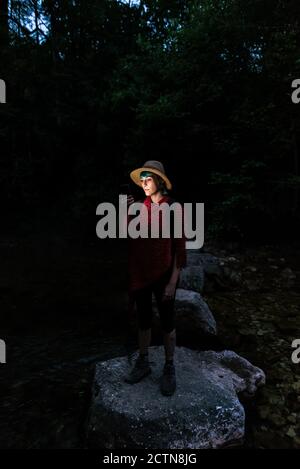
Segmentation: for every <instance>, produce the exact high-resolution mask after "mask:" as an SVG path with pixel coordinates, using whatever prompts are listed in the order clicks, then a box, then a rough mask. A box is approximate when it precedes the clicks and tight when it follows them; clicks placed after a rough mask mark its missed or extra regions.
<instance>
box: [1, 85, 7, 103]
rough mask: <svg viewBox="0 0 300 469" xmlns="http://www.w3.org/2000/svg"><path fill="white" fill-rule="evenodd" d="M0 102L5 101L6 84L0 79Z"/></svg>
mask: <svg viewBox="0 0 300 469" xmlns="http://www.w3.org/2000/svg"><path fill="white" fill-rule="evenodd" d="M0 103H1V104H5V103H6V84H5V81H4V80H1V79H0Z"/></svg>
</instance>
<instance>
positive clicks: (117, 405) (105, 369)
mask: <svg viewBox="0 0 300 469" xmlns="http://www.w3.org/2000/svg"><path fill="white" fill-rule="evenodd" d="M149 353H150V361H151V368H152V373H151V375H149V376H148V377H146V378H145V379H144V380H143V381H141V382H140V383H137V384H135V385H130V384H127V383H125V382H124V376H125V375H126V374H127V373H128V372H129V370H130V365H129V363H128V360H127V358H126V357H119V358H114V359H111V360H108V361H104V362H100V363H98V364H97V366H96V373H95V378H94V385H93V397H92V403H91V408H90V413H89V419H88V424H87V439H88V442H89V447H92V448H111V449H114V448H144V449H154V448H155V449H189V448H191V449H197V448H219V447H223V446H226V445H232V444H239V443H241V442H242V440H243V436H244V431H245V413H244V409H243V406H242V405H241V403H240V401H239V399H238V396H237V394H238V393H246V394H248V395H249V394H250V395H253V394H254V393H255V391H256V389H257V387H259V386H261V385H262V384H264V382H265V376H264V373H263V371H262V370H260V369H259V368H256V367H254V366H253V365H251V363H249V362H248V361H247V360H245V359H244V358H242V357H240V356H238V355H236V354H235V353H234V352H232V351H223V352H212V351H207V352H198V351H193V350H190V349H187V348H184V347H178V348H177V349H176V354H175V359H176V375H177V390H176V393H175V394H174V395H173V396H171V397H165V396H162V395H161V394H160V391H159V380H160V376H161V372H162V367H163V361H164V351H163V347H151V348H150V350H149Z"/></svg>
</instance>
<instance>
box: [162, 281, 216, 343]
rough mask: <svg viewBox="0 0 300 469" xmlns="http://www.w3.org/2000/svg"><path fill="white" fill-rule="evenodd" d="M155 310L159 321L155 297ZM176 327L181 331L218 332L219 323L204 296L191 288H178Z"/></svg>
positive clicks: (196, 332) (186, 332)
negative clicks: (217, 323)
mask: <svg viewBox="0 0 300 469" xmlns="http://www.w3.org/2000/svg"><path fill="white" fill-rule="evenodd" d="M153 311H154V314H155V317H156V321H158V317H159V315H158V310H157V306H156V302H155V298H154V297H153ZM175 314H176V316H175V317H176V327H177V328H178V330H180V333H181V334H183V335H185V334H189V333H190V332H193V334H199V333H200V335H202V334H210V335H216V334H217V325H216V321H215V319H214V317H213V314H212V312H211V311H210V309H209V307H208V305H207V303H206V302H205V301H204V300H203V298H202V296H201V295H200V294H199V293H197V292H195V291H191V290H184V289H182V288H178V289H177V290H176V297H175Z"/></svg>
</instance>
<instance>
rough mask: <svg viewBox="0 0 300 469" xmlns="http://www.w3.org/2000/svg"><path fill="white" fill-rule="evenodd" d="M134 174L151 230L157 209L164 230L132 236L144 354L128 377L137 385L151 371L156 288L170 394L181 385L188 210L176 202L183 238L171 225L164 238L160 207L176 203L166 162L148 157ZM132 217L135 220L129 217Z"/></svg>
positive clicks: (164, 388) (133, 289) (165, 387)
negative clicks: (179, 300)
mask: <svg viewBox="0 0 300 469" xmlns="http://www.w3.org/2000/svg"><path fill="white" fill-rule="evenodd" d="M130 177H131V179H132V180H133V181H134V183H135V184H137V185H138V186H140V187H141V188H142V189H143V190H144V193H145V196H146V198H145V199H144V201H143V204H144V205H145V207H146V209H147V210H145V212H146V213H147V222H146V223H147V229H148V230H149V229H150V228H151V223H152V221H153V220H154V218H155V217H154V214H155V212H156V214H158V218H156V220H159V230H160V231H159V237H148V238H141V237H139V238H136V239H131V238H129V295H130V298H131V299H132V300H133V301H134V302H135V304H136V308H137V318H138V329H139V331H138V340H139V356H138V358H137V360H136V362H135V364H134V367H133V369H132V370H131V372H130V373H129V375H128V376H127V377H126V378H125V381H126V382H127V383H130V384H134V383H137V382H139V381H141V380H142V379H143V378H144V377H145V376H147V375H149V373H151V368H150V365H149V359H148V347H149V346H150V343H151V328H152V293H154V295H155V297H156V302H157V307H158V311H159V315H160V320H161V325H162V329H163V332H164V348H165V365H164V369H163V375H162V379H161V385H160V389H161V392H162V394H163V395H167V396H170V395H172V394H173V393H174V392H175V389H176V377H175V366H174V351H175V346H176V329H175V321H174V303H175V293H176V288H177V285H178V280H179V274H180V269H181V268H182V267H184V266H185V265H186V249H185V238H184V232H183V213H182V209H181V206H180V205H179V204H178V203H176V204H175V205H174V207H173V208H175V211H174V217H175V218H174V221H175V223H176V222H179V223H181V229H182V235H181V237H176V238H175V237H174V233H173V230H172V229H171V233H170V236H169V237H162V236H161V227H162V225H163V223H164V221H165V220H164V218H163V217H164V214H163V210H161V209H162V208H163V207H160V206H161V204H162V203H166V204H168V206H170V208H172V207H171V206H172V204H173V203H174V202H175V201H174V200H173V199H171V197H169V195H168V190H170V189H171V188H172V185H171V182H170V180H169V179H168V177H167V176H166V174H165V170H164V167H163V165H162V163H160V162H159V161H147V162H146V163H145V164H144V166H142V167H141V168H138V169H135V170H134V171H132V172H131V173H130ZM133 202H134V199H133V197H132V196H129V197H128V201H127V203H128V205H131V204H132V203H133ZM173 208H172V209H173ZM171 212H172V210H171ZM179 216H180V218H179ZM128 218H129V220H130V216H129V217H128ZM174 226H175V225H174Z"/></svg>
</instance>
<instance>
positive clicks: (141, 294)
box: [134, 270, 175, 333]
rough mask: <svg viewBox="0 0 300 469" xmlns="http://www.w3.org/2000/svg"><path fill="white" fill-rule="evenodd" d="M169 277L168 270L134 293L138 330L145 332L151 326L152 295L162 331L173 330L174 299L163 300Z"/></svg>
mask: <svg viewBox="0 0 300 469" xmlns="http://www.w3.org/2000/svg"><path fill="white" fill-rule="evenodd" d="M170 275H171V272H170V270H168V271H167V272H166V273H165V274H163V276H162V277H160V278H159V279H158V280H156V281H155V282H154V283H152V284H151V285H149V286H147V287H144V288H142V289H140V290H137V291H136V292H135V293H134V300H135V302H136V308H137V316H138V326H139V329H142V330H146V329H150V328H151V326H152V293H154V295H155V298H156V303H157V307H158V312H159V316H160V320H161V325H162V329H163V331H164V332H165V333H169V332H171V331H172V330H173V329H174V328H175V317H174V316H175V312H174V303H175V298H172V299H170V300H169V299H168V300H163V294H164V290H165V287H166V285H167V284H168V282H169V279H170Z"/></svg>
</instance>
